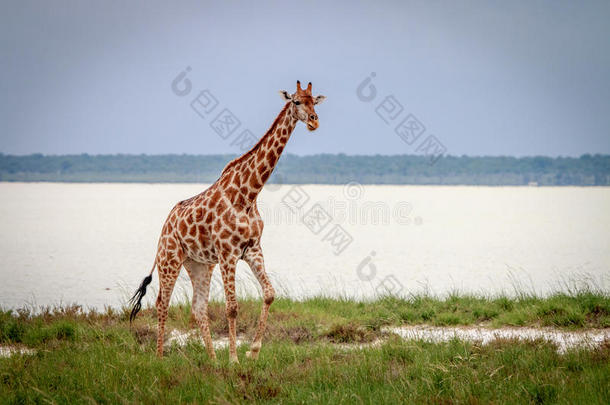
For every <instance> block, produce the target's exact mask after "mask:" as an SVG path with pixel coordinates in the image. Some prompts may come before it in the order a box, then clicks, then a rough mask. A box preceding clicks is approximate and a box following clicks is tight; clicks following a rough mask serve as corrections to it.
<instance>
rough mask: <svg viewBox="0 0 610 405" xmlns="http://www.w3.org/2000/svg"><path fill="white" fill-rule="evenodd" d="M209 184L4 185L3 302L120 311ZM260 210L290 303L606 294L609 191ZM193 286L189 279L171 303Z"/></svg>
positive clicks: (368, 192)
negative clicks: (162, 238) (177, 214)
mask: <svg viewBox="0 0 610 405" xmlns="http://www.w3.org/2000/svg"><path fill="white" fill-rule="evenodd" d="M206 187H207V186H205V185H197V184H57V183H0V224H1V229H0V256H1V257H2V264H1V265H0V279H1V282H0V305H1V306H2V307H5V308H6V307H21V306H25V305H28V306H40V305H54V304H71V303H79V304H82V305H84V306H85V307H96V308H99V309H102V308H103V307H104V306H120V305H122V304H124V302H125V300H126V298H127V297H128V295H130V294H131V293H132V292H133V290H135V288H136V287H137V286H138V285H139V283H140V282H141V280H142V278H144V276H146V275H147V274H148V272H149V270H150V268H151V266H152V263H153V260H154V256H155V252H156V246H157V239H158V237H159V232H160V230H161V226H162V225H163V222H164V220H165V218H166V217H167V214H168V212H169V210H170V209H171V208H172V206H173V205H174V204H175V203H176V202H177V201H179V200H182V199H185V198H188V197H190V196H192V195H195V194H197V193H199V192H200V191H202V190H204V189H205V188H206ZM259 209H260V210H261V214H262V215H263V217H264V219H265V230H264V233H263V241H262V244H263V249H264V252H265V259H266V264H267V272H268V273H269V275H270V278H271V280H272V282H273V284H274V285H275V286H276V290H277V291H278V292H280V293H281V294H284V295H290V296H292V297H305V296H310V295H316V294H326V295H330V296H349V297H367V298H368V297H374V296H375V295H377V294H379V293H383V292H393V293H398V294H403V295H408V294H417V293H421V292H424V291H427V292H430V293H432V294H440V295H442V294H447V293H450V292H456V291H457V292H471V293H478V294H485V295H490V294H498V293H503V292H504V293H508V294H513V293H514V289H515V288H517V289H519V290H521V291H526V292H532V291H533V292H536V293H538V294H546V293H548V292H550V291H553V290H557V289H560V288H565V284H566V283H567V284H571V283H572V282H574V280H576V281H578V282H581V281H586V282H589V283H591V284H594V285H595V286H597V287H599V288H602V289H606V290H607V289H608V288H609V287H610V236H609V235H610V233H609V231H610V188H579V187H561V188H546V187H545V188H542V187H540V188H538V187H441V186H373V185H366V186H361V185H358V184H349V185H346V186H329V185H303V186H292V185H282V186H279V185H271V186H269V187H268V188H266V189H265V190H264V191H263V193H262V194H261V195H260V197H259ZM237 273H238V281H237V283H238V290H239V291H240V294H242V295H245V294H255V295H256V294H258V286H257V284H256V282H255V281H254V279H253V277H252V276H251V273H250V271H249V269H248V267H247V265H245V264H244V263H242V262H240V264H239V266H238V270H237ZM214 281H215V282H214V284H213V287H212V289H213V291H212V294H213V295H215V296H217V297H222V296H223V294H222V289H221V286H220V282H219V274H218V270H216V271H215V274H214ZM152 287H153V289H152V292H149V294H147V299H148V302H149V303H151V302H154V299H155V298H156V289H157V287H158V278H157V276H156V274H155V276H154V278H153V284H152ZM190 291H191V287H190V282H189V280H188V278H187V276H186V272H185V271H183V272H182V275H181V278H180V280H179V284H178V286H177V288H176V290H175V292H174V297H175V298H176V299H183V298H184V296H185V295H189V294H190Z"/></svg>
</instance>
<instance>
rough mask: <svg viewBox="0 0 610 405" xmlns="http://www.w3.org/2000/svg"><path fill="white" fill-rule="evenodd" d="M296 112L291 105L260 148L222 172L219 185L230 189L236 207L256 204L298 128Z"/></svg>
mask: <svg viewBox="0 0 610 405" xmlns="http://www.w3.org/2000/svg"><path fill="white" fill-rule="evenodd" d="M294 108H295V107H294V105H293V104H292V103H291V102H288V103H286V105H285V106H284V108H283V109H282V111H281V112H280V114H279V115H278V116H277V118H276V119H275V121H274V122H273V124H272V125H271V128H269V130H268V131H267V132H266V133H265V135H263V137H262V138H261V139H260V140H259V141H258V142H257V143H256V145H254V146H253V147H252V149H250V150H249V151H248V152H246V153H245V154H243V155H242V156H241V157H239V158H237V159H235V160H233V161H231V162H230V163H229V164H228V165H227V166H226V167H225V168H224V170H223V171H222V174H221V176H220V179H219V183H220V185H221V187H223V188H225V189H227V191H228V194H229V195H230V198H231V200H232V202H233V203H237V204H239V205H242V204H244V205H249V204H250V203H252V202H254V201H255V200H256V197H257V196H258V194H259V193H260V192H261V190H262V189H263V186H264V185H265V183H266V182H267V180H268V179H269V177H270V176H271V173H272V172H273V169H275V165H276V164H277V161H278V159H279V158H280V155H281V154H282V151H283V150H284V147H285V146H286V143H287V142H288V139H290V135H291V134H292V131H294V128H295V126H296V124H297V119H296V118H295V117H296V113H295V111H294ZM235 188H237V190H234V189H235ZM236 191H237V192H236ZM244 200H245V201H244Z"/></svg>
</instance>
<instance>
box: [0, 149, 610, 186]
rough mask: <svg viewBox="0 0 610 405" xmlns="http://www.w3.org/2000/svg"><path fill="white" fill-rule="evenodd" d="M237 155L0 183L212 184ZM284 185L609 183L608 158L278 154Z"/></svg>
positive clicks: (129, 158)
mask: <svg viewBox="0 0 610 405" xmlns="http://www.w3.org/2000/svg"><path fill="white" fill-rule="evenodd" d="M234 157H235V156H234V155H200V156H197V155H87V154H82V155H63V156H45V155H41V154H34V155H27V156H13V155H3V154H0V181H60V182H197V183H210V182H213V181H215V180H216V179H217V178H218V175H219V174H220V172H221V170H222V168H223V167H224V166H225V165H226V164H227V163H228V162H229V161H230V160H231V159H233V158H234ZM270 181H271V182H275V183H287V184H291V183H293V184H304V183H305V184H306V183H318V184H343V183H347V182H350V181H356V182H359V183H363V184H465V185H528V184H530V185H531V184H537V185H545V186H546V185H553V186H555V185H577V186H607V185H610V155H583V156H581V157H579V158H565V157H558V158H550V157H543V156H537V157H524V158H515V157H469V156H461V157H458V156H444V157H442V158H440V159H439V160H438V161H436V163H434V164H430V160H429V159H428V158H426V157H424V156H412V155H394V156H382V155H370V156H347V155H343V154H338V155H330V154H322V155H310V156H296V155H290V154H287V155H283V156H282V157H281V159H280V161H279V163H278V167H277V168H276V170H275V172H274V174H273V176H272V177H271V179H270Z"/></svg>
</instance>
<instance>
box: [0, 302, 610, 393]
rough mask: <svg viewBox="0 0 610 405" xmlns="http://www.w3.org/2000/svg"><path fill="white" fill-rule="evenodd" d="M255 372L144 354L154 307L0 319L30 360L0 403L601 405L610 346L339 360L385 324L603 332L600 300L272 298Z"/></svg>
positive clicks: (363, 354) (368, 352)
mask: <svg viewBox="0 0 610 405" xmlns="http://www.w3.org/2000/svg"><path fill="white" fill-rule="evenodd" d="M271 308H272V310H271V314H270V317H269V325H268V331H267V333H266V336H265V341H264V345H263V348H262V351H261V355H260V358H259V360H258V362H252V361H249V360H248V359H246V358H245V356H244V352H245V351H246V350H247V349H248V348H247V346H240V348H239V357H240V360H241V365H239V366H231V365H229V364H228V353H227V350H226V349H225V350H220V351H218V354H219V361H218V362H217V363H213V362H211V361H210V360H209V359H208V357H207V354H206V352H205V350H204V348H203V347H202V345H201V344H200V343H196V342H192V343H189V344H188V345H187V346H185V347H182V348H180V347H177V346H174V347H172V348H170V349H169V350H168V351H167V352H166V356H165V358H163V359H158V358H157V357H156V356H155V354H154V350H155V347H154V346H155V334H156V329H155V327H156V321H155V318H154V315H155V314H154V309H150V308H148V309H146V310H144V311H143V313H142V314H141V315H139V316H138V319H137V320H136V322H135V323H134V325H133V327H132V328H130V327H129V323H128V320H127V318H128V316H127V311H126V310H122V311H114V310H112V309H109V310H107V311H106V312H104V313H97V312H84V311H82V310H81V309H80V308H79V307H76V306H72V307H63V308H54V309H51V308H47V309H46V310H43V311H42V312H41V313H39V314H37V315H32V314H30V313H29V312H28V311H24V310H21V311H18V312H16V313H14V312H11V311H0V344H2V345H4V346H6V345H14V346H26V347H30V348H33V349H35V350H36V354H34V355H23V356H20V355H17V356H13V357H10V358H0V403H66V402H78V403H84V402H100V403H135V402H137V403H178V402H187V403H188V402H212V403H234V402H241V401H256V402H268V403H278V402H281V403H305V402H307V403H400V402H411V403H443V404H444V403H489V402H493V403H587V404H593V403H608V399H609V398H610V342H606V343H605V344H603V345H602V346H601V347H599V348H596V349H588V350H585V349H572V350H569V351H568V352H566V353H563V354H559V353H558V352H557V350H556V348H555V347H554V346H553V345H552V344H550V343H547V342H544V341H534V342H520V341H516V340H497V341H495V342H493V343H492V344H489V345H486V346H481V345H479V344H474V343H466V342H460V341H457V340H454V341H451V342H448V343H428V342H424V341H403V340H401V339H398V338H396V337H392V336H390V337H388V338H387V339H386V340H385V343H383V344H382V345H381V346H377V347H374V348H368V349H365V350H343V349H341V348H339V347H338V346H337V345H336V344H337V343H338V344H345V343H348V344H349V343H363V342H370V341H373V340H374V339H375V338H377V337H378V336H380V334H381V332H380V329H381V327H382V326H384V325H405V324H422V323H426V324H432V325H470V324H483V325H487V326H500V325H527V326H554V327H558V328H564V329H583V328H606V327H608V326H610V323H609V322H610V297H608V295H607V294H603V293H594V292H579V293H574V294H555V295H553V296H550V297H548V298H537V297H531V296H521V297H519V298H515V299H510V298H506V297H504V298H480V297H469V296H450V297H448V298H446V299H437V298H432V297H426V296H420V297H413V298H411V299H398V298H392V297H386V298H381V299H379V300H376V301H372V302H358V301H354V300H345V299H343V300H341V299H331V298H322V297H318V298H312V299H308V300H305V301H293V300H290V299H285V298H282V299H278V300H276V302H275V303H274V304H273V305H272V307H271ZM259 311H260V301H258V300H254V299H248V300H244V301H240V312H239V318H238V328H239V333H240V334H242V335H244V336H246V337H247V338H251V336H252V334H253V331H254V328H255V325H256V321H257V318H258V315H259ZM210 318H211V328H212V333H213V337H218V336H220V335H226V333H227V326H226V320H225V317H224V306H223V304H222V303H220V302H213V303H212V304H211V308H210ZM168 322H169V329H171V328H179V329H182V330H184V329H188V328H192V327H193V322H192V320H191V316H190V308H189V305H188V304H181V305H175V306H173V307H172V308H171V311H170V319H169V321H168Z"/></svg>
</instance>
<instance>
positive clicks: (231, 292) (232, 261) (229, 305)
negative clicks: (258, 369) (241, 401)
mask: <svg viewBox="0 0 610 405" xmlns="http://www.w3.org/2000/svg"><path fill="white" fill-rule="evenodd" d="M236 264H237V258H229V259H224V260H221V262H220V274H221V276H222V282H223V284H224V289H225V300H226V312H227V321H228V323H229V361H230V362H231V363H239V360H238V358H237V343H236V341H237V336H236V327H237V298H236V295H235V266H236Z"/></svg>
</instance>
